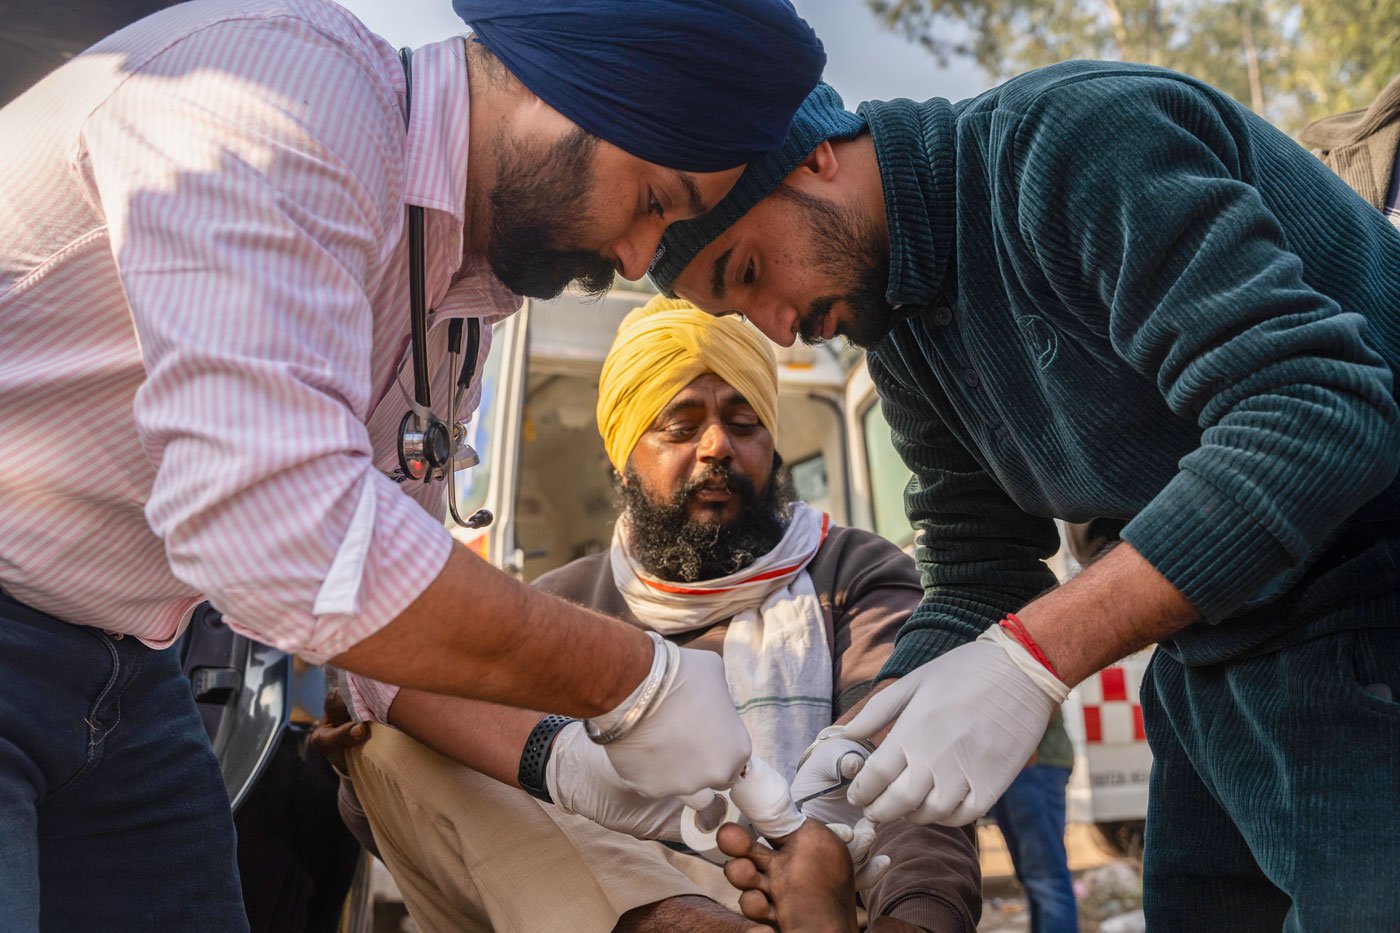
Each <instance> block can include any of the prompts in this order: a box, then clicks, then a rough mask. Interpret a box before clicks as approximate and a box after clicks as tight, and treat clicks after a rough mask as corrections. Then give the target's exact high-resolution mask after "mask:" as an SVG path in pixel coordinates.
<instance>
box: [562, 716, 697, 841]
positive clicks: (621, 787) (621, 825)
mask: <svg viewBox="0 0 1400 933" xmlns="http://www.w3.org/2000/svg"><path fill="white" fill-rule="evenodd" d="M603 749H604V746H602V745H598V744H597V743H595V742H593V741H592V740H590V739H589V738H588V736H587V735H585V734H584V732H583V723H581V722H573V723H570V724H569V725H567V726H565V727H564V728H563V729H561V730H560V731H559V735H558V736H556V737H555V739H554V745H553V747H552V748H551V749H550V754H549V761H548V762H546V763H545V772H544V779H545V785H546V786H547V787H548V788H549V796H550V799H552V800H553V801H554V804H555V806H557V807H559V809H561V810H563V811H564V812H565V813H577V814H578V815H579V816H583V817H586V818H588V819H590V820H592V821H593V822H595V823H597V824H598V825H599V826H603V827H605V828H607V829H611V830H615V831H617V832H620V833H626V834H627V835H629V836H636V837H637V838H638V839H665V840H668V841H671V842H679V841H680V838H681V829H680V816H681V809H682V805H681V802H680V801H679V800H676V799H675V798H672V797H663V798H660V799H656V798H652V797H647V796H644V795H642V794H639V793H637V792H636V791H634V790H633V789H632V788H631V787H630V786H628V784H627V783H626V782H625V781H623V780H622V778H621V777H619V776H618V774H617V771H616V770H615V769H614V768H613V766H612V762H611V761H609V760H608V754H607V752H605V751H604V750H603Z"/></svg>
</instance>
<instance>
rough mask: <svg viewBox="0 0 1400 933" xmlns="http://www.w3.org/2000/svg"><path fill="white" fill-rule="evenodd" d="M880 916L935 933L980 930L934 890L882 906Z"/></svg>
mask: <svg viewBox="0 0 1400 933" xmlns="http://www.w3.org/2000/svg"><path fill="white" fill-rule="evenodd" d="M880 916H882V917H889V918H890V919H891V920H902V921H904V922H905V923H908V924H912V925H913V926H916V927H918V928H919V929H921V930H931V931H933V933H973V931H974V930H976V926H975V925H974V924H973V923H972V918H971V917H969V916H967V914H966V913H964V912H963V911H960V910H958V909H957V908H956V907H954V906H953V905H952V904H950V903H948V902H947V901H946V900H944V899H943V897H941V896H940V895H938V894H935V893H934V892H932V891H910V892H909V893H907V894H905V895H903V896H901V897H900V898H899V899H898V900H896V901H894V902H893V903H891V904H888V905H886V906H884V907H882V908H881V910H880ZM872 919H873V918H872Z"/></svg>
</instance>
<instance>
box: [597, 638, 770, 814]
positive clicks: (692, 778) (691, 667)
mask: <svg viewBox="0 0 1400 933" xmlns="http://www.w3.org/2000/svg"><path fill="white" fill-rule="evenodd" d="M649 634H651V635H652V639H653V641H654V642H655V644H656V658H655V660H654V662H653V665H652V671H651V673H650V674H649V675H648V676H647V677H646V678H645V679H644V680H643V681H642V683H641V684H639V685H638V686H637V689H636V690H634V691H633V692H632V695H631V696H629V697H628V698H627V699H626V700H624V701H623V702H622V703H621V704H620V705H619V706H618V707H617V708H616V709H613V710H612V711H610V712H608V713H606V714H604V715H603V716H599V717H597V718H596V719H592V720H589V721H588V729H589V737H590V738H592V739H593V741H595V742H597V743H599V744H600V745H601V746H602V748H603V749H604V751H606V753H607V757H608V760H609V761H611V762H612V765H613V767H614V768H615V769H616V771H617V774H618V776H619V777H620V778H621V779H622V781H623V783H624V785H626V786H627V787H629V788H631V789H632V790H634V791H635V792H637V793H638V794H643V795H645V796H647V797H676V796H680V797H683V800H684V802H685V803H687V804H690V805H691V806H693V807H695V808H696V809H697V810H700V809H704V808H705V807H706V806H708V805H709V804H710V803H711V802H712V801H713V800H714V791H713V789H722V788H727V787H729V786H730V785H732V784H733V783H734V782H735V781H736V780H737V779H738V777H739V774H740V772H741V771H743V769H744V765H745V764H746V763H747V762H748V760H749V753H750V743H749V733H748V730H747V729H745V728H744V723H743V722H742V721H741V720H740V719H739V714H738V713H737V712H736V711H735V709H734V700H733V699H732V698H731V697H730V695H729V685H728V683H727V682H726V680H725V676H724V659H723V658H721V657H720V656H719V655H718V654H715V653H714V652H713V651H697V650H691V649H688V648H677V647H676V646H675V645H673V644H671V643H670V642H668V641H665V640H664V639H662V638H660V637H659V636H657V635H655V633H649ZM685 795H688V796H685Z"/></svg>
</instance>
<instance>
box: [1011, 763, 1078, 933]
mask: <svg viewBox="0 0 1400 933" xmlns="http://www.w3.org/2000/svg"><path fill="white" fill-rule="evenodd" d="M1068 784H1069V768H1057V767H1055V766H1054V765H1031V766H1030V767H1028V768H1025V769H1024V770H1022V771H1021V773H1020V774H1018V775H1016V780H1014V781H1012V782H1011V786H1010V787H1008V788H1007V789H1006V793H1004V794H1002V795H1001V799H1000V800H998V801H997V804H996V806H994V807H992V817H993V818H994V819H995V820H996V821H997V826H998V827H1000V829H1001V834H1002V836H1004V837H1005V838H1006V848H1007V850H1008V851H1010V853H1011V864H1012V865H1014V866H1015V867H1016V880H1017V881H1019V882H1021V885H1022V887H1024V888H1025V889H1026V899H1027V900H1028V901H1030V905H1031V933H1065V931H1068V933H1077V931H1078V929H1079V909H1078V907H1077V906H1076V905H1075V903H1074V880H1073V879H1072V878H1070V874H1069V856H1068V855H1066V854H1065V787H1066V785H1068Z"/></svg>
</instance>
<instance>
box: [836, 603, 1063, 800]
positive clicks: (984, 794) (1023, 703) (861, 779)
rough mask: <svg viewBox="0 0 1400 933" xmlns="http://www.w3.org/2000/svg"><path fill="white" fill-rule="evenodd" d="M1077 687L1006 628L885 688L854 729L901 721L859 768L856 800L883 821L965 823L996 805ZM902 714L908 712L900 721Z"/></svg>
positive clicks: (863, 734) (854, 733)
mask: <svg viewBox="0 0 1400 933" xmlns="http://www.w3.org/2000/svg"><path fill="white" fill-rule="evenodd" d="M1068 695H1069V688H1068V687H1067V686H1065V685H1064V684H1063V683H1062V682H1061V681H1060V680H1059V679H1058V678H1056V677H1055V675H1053V674H1051V673H1050V672H1049V671H1048V670H1046V668H1045V667H1044V666H1043V665H1042V664H1041V663H1040V662H1038V661H1036V660H1035V658H1033V657H1032V656H1031V654H1030V652H1029V651H1027V650H1026V649H1025V648H1023V647H1022V646H1021V645H1020V643H1019V642H1017V641H1016V640H1015V639H1014V638H1012V637H1011V636H1010V635H1008V634H1007V633H1006V632H1005V631H1003V629H1002V628H1001V626H1000V625H993V626H992V627H991V628H989V629H988V630H987V631H986V632H984V633H983V634H982V635H981V637H979V638H978V639H977V640H976V641H973V642H971V643H970V644H966V645H962V646H960V647H957V648H954V649H953V650H952V651H949V652H948V653H947V654H944V655H941V656H939V657H937V658H935V659H933V660H932V661H930V662H928V663H927V664H925V665H923V666H922V667H919V668H916V669H915V670H913V671H911V672H909V673H908V674H906V675H905V676H904V677H903V678H901V679H900V680H899V681H897V682H896V683H894V684H892V685H890V686H889V687H888V688H886V689H885V690H882V691H881V692H880V693H878V694H876V695H875V696H874V697H872V698H871V699H870V702H868V703H867V704H866V705H865V708H864V709H863V710H861V711H860V713H859V714H858V715H857V716H856V717H855V718H854V719H852V720H851V722H850V723H849V724H847V726H846V735H848V736H849V737H851V738H853V739H862V738H869V737H871V736H873V735H874V734H875V733H877V732H879V731H880V730H881V729H883V728H884V727H885V725H886V724H887V723H889V722H890V721H891V720H895V723H894V728H893V729H891V730H890V734H889V735H888V736H887V737H886V738H885V739H884V740H883V741H882V742H881V743H880V747H879V748H877V749H876V750H875V751H874V752H873V753H871V755H870V757H869V758H868V759H867V760H866V762H865V765H864V767H862V768H861V771H860V773H859V774H858V775H856V778H855V780H854V781H853V782H852V783H851V786H850V789H849V791H848V797H849V798H850V801H851V803H853V804H856V805H858V806H862V807H864V808H865V815H866V816H867V817H869V818H870V819H872V820H874V821H876V822H885V821H888V820H896V819H899V818H901V817H907V818H909V819H911V820H913V821H914V822H916V823H941V824H943V825H945V826H963V825H966V824H967V823H970V822H972V821H973V820H975V819H977V818H978V817H980V816H982V815H983V814H985V813H986V812H987V811H988V810H990V809H991V807H992V804H994V803H996V801H997V799H998V798H999V797H1001V795H1002V793H1004V792H1005V790H1006V788H1007V787H1009V786H1010V784H1011V782H1012V781H1013V780H1014V779H1015V777H1016V775H1017V774H1019V773H1020V771H1021V769H1022V768H1023V767H1025V764H1026V762H1027V761H1029V760H1030V757H1031V754H1032V753H1033V752H1034V751H1035V748H1036V746H1037V745H1038V744H1039V743H1040V739H1041V737H1042V736H1043V735H1044V733H1045V728H1046V726H1047V725H1049V723H1050V716H1051V715H1052V714H1053V713H1054V711H1055V709H1056V708H1057V707H1058V706H1059V705H1060V704H1061V703H1063V702H1064V700H1065V697H1066V696H1068ZM896 717H898V718H897V719H896Z"/></svg>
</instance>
